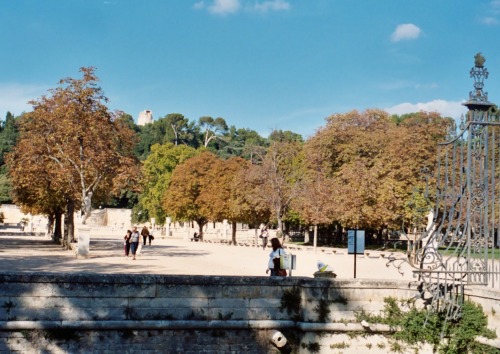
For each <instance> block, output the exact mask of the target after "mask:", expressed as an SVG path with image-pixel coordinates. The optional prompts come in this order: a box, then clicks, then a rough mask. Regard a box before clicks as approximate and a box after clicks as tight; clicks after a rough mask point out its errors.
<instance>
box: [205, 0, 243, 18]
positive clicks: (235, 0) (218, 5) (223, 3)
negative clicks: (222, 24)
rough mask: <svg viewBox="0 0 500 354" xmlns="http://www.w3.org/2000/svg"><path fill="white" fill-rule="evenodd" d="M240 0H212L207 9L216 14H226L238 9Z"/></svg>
mask: <svg viewBox="0 0 500 354" xmlns="http://www.w3.org/2000/svg"><path fill="white" fill-rule="evenodd" d="M240 8H241V4H240V0H214V1H213V3H212V4H211V5H209V6H208V11H210V12H211V13H213V14H216V15H228V14H232V13H236V12H238V11H239V10H240Z"/></svg>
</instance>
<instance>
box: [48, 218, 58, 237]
mask: <svg viewBox="0 0 500 354" xmlns="http://www.w3.org/2000/svg"><path fill="white" fill-rule="evenodd" d="M54 218H55V216H54V215H53V214H49V215H48V216H47V236H49V237H51V238H52V240H54V241H56V238H55V237H54V235H53V233H52V229H53V227H54Z"/></svg>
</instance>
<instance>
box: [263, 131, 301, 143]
mask: <svg viewBox="0 0 500 354" xmlns="http://www.w3.org/2000/svg"><path fill="white" fill-rule="evenodd" d="M269 140H271V141H277V142H282V143H284V142H287V143H293V142H297V143H302V142H304V139H303V138H302V135H300V134H297V133H294V132H292V131H290V130H285V131H283V130H281V129H279V130H276V129H275V130H273V131H272V132H271V134H270V135H269Z"/></svg>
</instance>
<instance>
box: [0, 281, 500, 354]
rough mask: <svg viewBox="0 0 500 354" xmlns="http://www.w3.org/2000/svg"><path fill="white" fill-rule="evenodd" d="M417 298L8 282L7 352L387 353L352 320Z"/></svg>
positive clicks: (2, 332) (289, 289)
mask: <svg viewBox="0 0 500 354" xmlns="http://www.w3.org/2000/svg"><path fill="white" fill-rule="evenodd" d="M416 293H417V292H416V290H415V286H414V284H411V283H408V282H402V281H390V280H331V279H310V278H293V277H292V278H274V277H273V278H270V277H223V276H158V275H136V274H134V275H101V274H95V275H92V274H81V275H72V274H68V275H60V274H57V275H56V274H31V275H27V274H14V273H12V274H10V273H4V274H0V353H12V352H16V351H17V352H22V353H44V352H51V353H116V352H128V353H147V352H151V353H153V352H154V353H158V352H161V353H275V352H278V351H277V350H276V349H275V347H273V346H272V345H271V344H270V342H269V339H270V337H271V335H272V334H273V333H274V330H280V331H281V332H282V333H283V334H285V336H286V337H287V338H288V340H289V341H290V342H291V344H292V346H293V347H294V348H295V352H304V353H308V352H309V350H308V349H307V345H308V344H310V343H312V342H313V341H315V342H320V343H321V345H322V348H328V351H325V352H328V353H335V351H332V350H330V349H331V348H332V347H331V345H336V344H335V343H341V342H342V343H343V342H344V340H345V341H346V342H348V343H349V348H343V349H341V350H340V349H339V350H340V352H343V353H359V352H365V351H366V350H367V348H368V346H369V345H371V346H370V348H371V350H370V353H377V351H379V352H380V353H387V352H388V343H387V338H386V337H384V334H387V331H389V329H388V328H386V327H384V326H372V327H370V328H365V327H363V326H362V325H361V324H359V323H355V312H356V311H360V310H364V311H367V312H379V311H380V310H381V309H382V308H383V305H384V303H383V300H384V298H386V297H389V296H392V297H396V298H401V299H408V298H411V297H413V296H415V295H416ZM296 295H299V297H296ZM483 295H484V296H483V297H482V298H481V299H482V301H486V300H487V299H486V298H487V296H489V297H490V298H489V300H488V301H491V303H488V304H487V306H486V307H485V310H486V311H488V307H489V306H490V305H491V310H492V311H490V312H491V313H490V315H492V313H493V311H496V313H500V309H497V308H498V302H499V300H500V296H498V294H497V293H495V294H486V293H485V294H483ZM294 296H295V297H294ZM470 296H471V298H472V300H474V295H470ZM494 296H496V298H494ZM297 299H300V300H299V301H300V305H301V306H300V310H299V311H298V312H294V311H293V308H294V305H297V301H298V300H297ZM321 302H322V303H323V304H325V303H326V304H327V306H328V308H329V309H330V311H331V312H330V315H329V319H328V321H325V322H328V323H322V321H320V311H319V310H318V309H319V308H320V303H321ZM283 306H284V308H282V307H283ZM287 309H288V310H287ZM495 309H497V310H495ZM494 316H495V315H494ZM350 332H357V333H362V334H363V336H359V337H358V338H352V337H348V336H347V334H346V333H350ZM326 334H327V335H326ZM318 338H320V339H318ZM344 338H345V339H344ZM332 343H333V344H332ZM338 345H339V346H340V344H338ZM427 349H429V348H427ZM427 349H426V348H422V350H421V351H420V353H425V352H426V350H427ZM321 352H323V351H321Z"/></svg>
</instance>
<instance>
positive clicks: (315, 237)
mask: <svg viewBox="0 0 500 354" xmlns="http://www.w3.org/2000/svg"><path fill="white" fill-rule="evenodd" d="M317 244H318V225H314V238H313V247H314V252H316V246H317Z"/></svg>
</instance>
